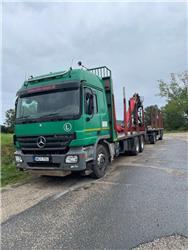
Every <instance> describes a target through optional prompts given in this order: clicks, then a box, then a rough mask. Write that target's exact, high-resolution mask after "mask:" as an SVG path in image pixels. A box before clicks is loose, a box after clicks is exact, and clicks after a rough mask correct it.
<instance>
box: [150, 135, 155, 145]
mask: <svg viewBox="0 0 188 250" xmlns="http://www.w3.org/2000/svg"><path fill="white" fill-rule="evenodd" d="M150 143H151V144H155V143H156V135H155V133H153V134H152V135H151V136H150Z"/></svg>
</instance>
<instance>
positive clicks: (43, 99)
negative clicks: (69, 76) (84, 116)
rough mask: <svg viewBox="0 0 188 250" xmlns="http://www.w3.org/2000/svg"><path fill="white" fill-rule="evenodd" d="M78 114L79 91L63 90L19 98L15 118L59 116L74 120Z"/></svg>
mask: <svg viewBox="0 0 188 250" xmlns="http://www.w3.org/2000/svg"><path fill="white" fill-rule="evenodd" d="M79 113H80V89H67V90H66V89H63V90H61V91H58V92H57V91H56V92H47V93H38V94H34V95H28V96H24V97H20V98H19V99H18V104H17V112H16V118H17V119H19V118H20V119H21V118H28V119H29V118H43V117H53V116H61V117H62V118H63V117H65V118H66V117H68V118H71V117H72V118H74V117H75V116H77V115H79Z"/></svg>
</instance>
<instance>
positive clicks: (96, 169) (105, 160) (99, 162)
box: [92, 144, 109, 179]
mask: <svg viewBox="0 0 188 250" xmlns="http://www.w3.org/2000/svg"><path fill="white" fill-rule="evenodd" d="M108 164H109V154H108V152H107V149H106V148H105V146H103V145H100V144H99V145H98V146H97V152H96V160H95V162H94V164H93V173H92V176H93V177H94V178H96V179H99V178H101V177H103V176H104V175H105V173H106V169H107V166H108Z"/></svg>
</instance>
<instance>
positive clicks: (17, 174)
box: [1, 133, 30, 186]
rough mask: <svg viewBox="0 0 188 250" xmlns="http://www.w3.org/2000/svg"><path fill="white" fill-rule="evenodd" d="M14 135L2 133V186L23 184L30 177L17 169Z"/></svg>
mask: <svg viewBox="0 0 188 250" xmlns="http://www.w3.org/2000/svg"><path fill="white" fill-rule="evenodd" d="M14 151H15V149H14V146H13V140H12V134H2V133H1V186H6V185H8V184H9V185H10V184H14V183H18V182H23V181H25V180H27V179H29V178H30V175H29V174H28V173H25V172H21V171H19V170H17V169H16V166H15V162H14Z"/></svg>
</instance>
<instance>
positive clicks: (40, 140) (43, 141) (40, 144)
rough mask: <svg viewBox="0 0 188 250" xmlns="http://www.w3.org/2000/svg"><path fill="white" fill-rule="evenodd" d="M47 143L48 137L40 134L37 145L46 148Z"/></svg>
mask: <svg viewBox="0 0 188 250" xmlns="http://www.w3.org/2000/svg"><path fill="white" fill-rule="evenodd" d="M45 145H46V138H44V137H43V136H39V137H38V138H37V146H38V147H39V148H44V146H45Z"/></svg>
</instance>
